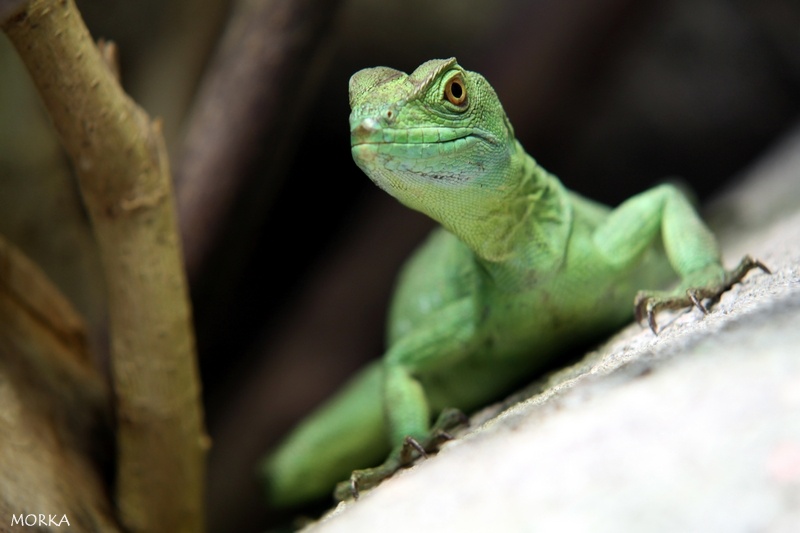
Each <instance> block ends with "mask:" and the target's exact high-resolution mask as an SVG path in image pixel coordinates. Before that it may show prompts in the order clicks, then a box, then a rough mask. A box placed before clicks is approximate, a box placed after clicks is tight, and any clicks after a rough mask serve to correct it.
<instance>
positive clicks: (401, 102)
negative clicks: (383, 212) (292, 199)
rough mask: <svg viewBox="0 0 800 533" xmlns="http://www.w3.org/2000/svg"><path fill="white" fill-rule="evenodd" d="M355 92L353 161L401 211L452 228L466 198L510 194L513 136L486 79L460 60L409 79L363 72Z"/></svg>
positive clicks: (431, 65)
mask: <svg viewBox="0 0 800 533" xmlns="http://www.w3.org/2000/svg"><path fill="white" fill-rule="evenodd" d="M349 88H350V108H351V114H350V142H351V151H352V154H353V159H354V160H355V162H356V164H357V165H358V166H359V167H360V168H361V169H362V170H363V171H364V172H365V173H366V174H367V176H369V177H370V179H372V181H374V182H375V183H376V184H377V185H378V186H379V187H381V188H382V189H384V190H386V191H387V192H388V193H389V194H391V195H392V196H394V197H395V198H397V199H398V200H400V201H401V202H402V203H404V204H406V205H408V206H409V207H411V208H413V209H416V210H418V211H422V212H423V213H426V214H428V215H429V216H431V217H432V218H434V219H436V220H438V221H439V222H442V223H444V224H445V225H446V226H447V225H448V224H447V223H446V222H447V221H448V219H450V218H452V216H453V215H454V214H453V213H450V212H447V211H448V210H450V211H452V209H459V206H461V209H462V211H464V208H465V207H466V204H465V203H464V201H463V199H464V198H465V197H467V198H469V196H480V195H470V194H469V191H472V190H475V189H478V188H480V189H482V191H481V195H484V196H488V195H490V194H491V193H490V191H492V190H497V189H503V188H504V184H503V179H504V176H505V175H506V174H507V171H508V169H509V161H510V159H511V156H512V153H513V151H514V149H515V140H514V134H513V130H512V128H511V124H510V123H509V121H508V118H506V114H505V112H504V111H503V108H502V106H501V105H500V101H499V100H498V98H497V95H496V94H495V92H494V89H492V87H491V86H490V85H489V83H488V82H487V81H486V80H485V79H484V78H483V76H481V75H480V74H477V73H475V72H469V71H466V70H464V69H463V68H461V66H459V65H458V63H456V60H455V58H451V59H444V60H432V61H428V62H426V63H423V64H422V65H421V66H420V67H419V68H417V69H416V70H415V71H414V72H413V73H411V74H410V75H408V74H405V73H403V72H400V71H398V70H394V69H390V68H386V67H377V68H369V69H364V70H361V71H359V72H357V73H356V74H354V75H353V76H352V77H351V78H350V87H349ZM463 215H466V216H470V214H469V213H461V216H463ZM472 215H473V216H477V213H472Z"/></svg>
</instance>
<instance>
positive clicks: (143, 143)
mask: <svg viewBox="0 0 800 533" xmlns="http://www.w3.org/2000/svg"><path fill="white" fill-rule="evenodd" d="M3 29H4V30H5V32H6V33H7V35H8V37H9V38H10V40H11V41H12V43H13V44H14V46H15V47H16V49H17V51H18V53H19V54H20V56H21V57H22V59H23V61H24V63H25V65H26V67H27V68H28V70H29V72H30V74H31V76H32V78H33V80H34V83H35V84H36V86H37V89H38V91H39V93H40V95H41V97H42V100H43V101H44V103H45V106H46V107H47V109H48V111H49V113H50V115H51V118H52V120H53V123H54V124H55V127H56V129H57V131H58V132H59V135H60V137H61V140H62V143H63V145H64V147H65V148H66V150H67V152H68V154H69V155H70V157H71V159H72V161H73V164H74V167H75V171H76V173H77V174H78V178H79V182H80V188H81V193H82V195H83V198H84V202H85V204H86V207H87V209H88V211H89V214H90V216H91V219H92V223H93V226H94V231H95V235H96V238H97V241H98V246H99V248H100V251H101V256H102V260H103V266H104V269H105V280H106V284H107V290H108V297H109V320H110V330H111V331H110V334H111V366H112V377H113V386H114V392H115V395H116V415H117V424H118V425H117V469H118V470H117V476H116V480H117V486H116V500H117V502H116V503H117V506H118V508H119V512H120V519H121V521H122V523H123V524H124V526H125V527H126V528H127V529H128V530H129V531H132V532H139V531H147V532H159V531H165V532H166V531H169V532H178V531H186V532H189V531H191V532H196V531H202V530H203V512H202V509H203V492H204V474H205V454H206V449H207V443H208V439H207V437H206V435H205V430H204V426H203V419H202V408H201V403H200V386H199V378H198V372H197V366H196V365H197V363H196V357H195V347H194V335H193V331H192V324H191V311H190V306H189V300H188V295H187V287H186V280H185V275H184V271H183V264H182V257H181V250H180V246H179V240H178V237H177V224H176V220H175V210H174V205H173V198H172V189H171V178H170V173H169V167H168V162H167V156H166V150H165V147H164V143H163V139H162V136H161V133H160V127H159V124H158V122H151V121H150V119H149V118H148V117H147V115H146V114H145V113H144V112H143V111H142V110H141V109H140V108H139V107H137V106H136V104H135V103H134V102H133V101H131V100H130V99H129V98H128V97H127V96H126V95H125V93H124V92H123V91H122V89H121V88H120V86H119V84H118V82H117V80H116V79H115V77H114V75H113V74H112V72H111V70H110V69H109V68H108V66H107V65H106V63H105V62H104V60H103V58H102V56H101V54H100V52H99V51H98V49H97V47H96V46H95V44H94V42H93V41H92V39H91V37H90V35H89V33H88V31H87V29H86V27H85V25H84V23H83V21H82V19H81V16H80V14H79V12H78V10H77V8H76V7H75V4H74V2H73V0H32V1H30V2H29V3H28V5H27V6H26V7H25V9H24V10H23V11H21V12H19V13H18V14H17V15H15V16H13V17H12V18H10V19H8V20H7V21H6V22H5V23H4V24H3Z"/></svg>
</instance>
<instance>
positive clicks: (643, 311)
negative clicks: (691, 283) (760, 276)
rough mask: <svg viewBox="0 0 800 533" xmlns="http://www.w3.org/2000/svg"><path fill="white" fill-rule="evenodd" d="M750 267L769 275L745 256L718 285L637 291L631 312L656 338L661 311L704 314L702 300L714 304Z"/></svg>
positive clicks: (706, 310) (705, 311) (762, 266)
mask: <svg viewBox="0 0 800 533" xmlns="http://www.w3.org/2000/svg"><path fill="white" fill-rule="evenodd" d="M754 268H758V269H761V270H762V271H763V272H766V273H767V274H771V273H772V272H770V270H769V268H767V267H766V265H764V263H762V262H761V261H758V260H757V259H753V258H752V257H750V256H749V255H746V256H744V257H743V258H742V260H741V261H740V262H739V264H738V265H737V266H736V268H734V269H733V270H730V271H726V272H725V276H724V278H723V279H722V281H721V282H719V283H712V284H709V285H705V286H701V287H694V288H689V289H686V291H685V292H684V293H683V294H681V293H670V292H659V291H641V292H639V294H637V295H636V299H635V300H634V310H635V316H636V321H637V322H638V323H640V324H641V323H642V322H643V321H644V320H645V319H646V320H647V325H648V326H650V329H651V330H652V331H653V333H654V334H656V335H658V324H657V323H656V315H657V314H658V312H659V311H661V310H664V309H681V308H684V307H691V306H695V307H697V308H698V309H700V311H701V312H702V313H703V314H704V315H707V314H708V307H707V306H706V305H704V304H703V301H704V300H709V301H710V304H711V305H713V304H714V303H716V302H717V301H718V300H719V298H720V296H722V294H723V293H725V292H727V291H728V290H730V288H731V287H733V286H734V285H735V284H737V283H739V282H740V281H742V279H743V278H744V277H745V276H746V275H747V273H748V272H750V271H751V270H753V269H754Z"/></svg>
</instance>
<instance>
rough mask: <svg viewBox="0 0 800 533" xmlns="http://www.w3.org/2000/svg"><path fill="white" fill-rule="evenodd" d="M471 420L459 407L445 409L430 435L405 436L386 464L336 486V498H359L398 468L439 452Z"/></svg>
mask: <svg viewBox="0 0 800 533" xmlns="http://www.w3.org/2000/svg"><path fill="white" fill-rule="evenodd" d="M468 423H469V419H468V418H467V416H466V415H464V413H462V412H461V411H459V410H458V409H453V408H448V409H444V410H443V411H442V412H441V414H440V415H439V417H438V419H437V420H436V423H434V425H433V427H432V428H431V431H430V433H429V434H428V436H427V437H425V438H424V439H422V440H417V439H415V438H413V437H406V438H405V439H404V440H403V444H401V445H400V446H398V447H397V448H396V449H395V450H393V451H392V453H391V454H389V457H388V458H387V459H386V461H384V462H383V464H381V465H379V466H376V467H374V468H365V469H362V470H355V471H353V473H352V474H351V475H350V479H349V480H347V481H342V482H341V483H339V484H337V485H336V489H335V491H334V497H335V498H336V499H337V500H338V501H344V500H349V499H354V500H357V499H358V496H359V494H360V493H361V492H362V491H364V490H368V489H371V488H373V487H376V486H377V485H378V484H380V483H381V481H383V480H384V479H387V478H389V477H391V476H392V475H393V474H394V473H395V472H397V471H398V470H400V469H402V468H405V467H407V466H410V465H411V464H412V463H414V461H416V460H417V459H419V458H421V457H423V458H424V457H427V456H428V454H430V453H434V452H436V451H438V450H439V447H440V446H441V445H442V444H443V443H445V442H447V441H449V440H452V439H453V436H452V435H451V434H450V432H451V431H453V430H454V429H456V428H458V427H460V426H465V425H467V424H468Z"/></svg>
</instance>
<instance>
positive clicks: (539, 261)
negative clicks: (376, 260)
mask: <svg viewBox="0 0 800 533" xmlns="http://www.w3.org/2000/svg"><path fill="white" fill-rule="evenodd" d="M509 162H510V164H509V165H508V168H507V170H506V175H505V176H504V177H503V178H504V179H503V180H502V183H503V186H502V187H497V188H495V190H494V191H491V192H487V191H486V190H485V189H481V190H477V191H476V194H474V195H472V196H473V198H471V199H468V200H467V202H468V203H470V204H473V205H470V209H468V210H466V211H467V212H469V213H471V216H463V217H461V218H460V219H458V220H454V221H453V223H452V224H448V223H447V222H448V221H447V220H444V221H442V224H443V225H444V226H445V227H446V228H447V229H448V230H449V231H451V232H452V233H454V234H456V236H458V237H459V238H460V239H461V240H462V241H463V242H464V243H465V244H467V246H469V247H470V248H471V249H472V250H473V252H474V253H475V255H476V257H477V258H478V261H479V262H480V263H482V264H483V265H484V267H485V268H486V269H487V270H489V272H490V274H491V273H493V272H495V273H497V274H498V275H501V271H503V272H505V271H508V270H518V269H523V270H528V271H529V270H531V266H532V265H533V266H534V267H535V268H536V269H537V270H549V269H553V268H556V267H557V266H558V265H559V264H560V263H561V261H562V260H563V257H564V252H565V249H566V244H567V240H568V238H569V232H570V228H571V222H572V211H571V209H570V207H569V202H568V201H567V198H566V194H567V193H566V191H565V190H564V188H563V186H562V185H561V183H560V182H559V181H558V179H556V178H555V177H554V176H552V175H551V174H549V173H548V172H547V171H546V170H544V169H543V168H542V167H540V166H539V165H538V164H537V163H536V161H534V159H533V158H532V157H530V156H529V155H528V154H527V153H526V152H525V150H524V149H523V148H522V146H521V145H520V144H519V142H515V151H514V153H513V155H512V157H511V158H510V159H509ZM502 275H503V276H505V275H506V274H502Z"/></svg>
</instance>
